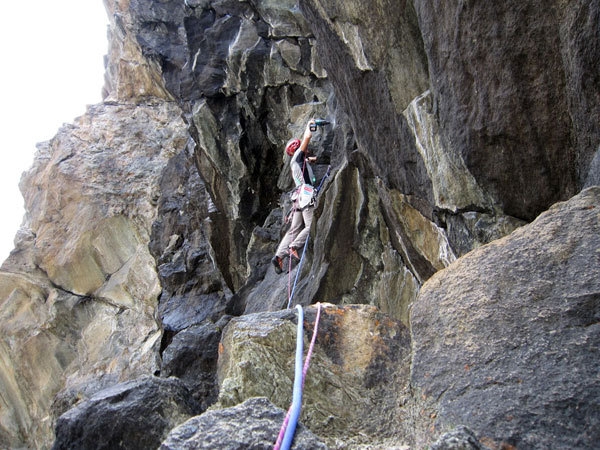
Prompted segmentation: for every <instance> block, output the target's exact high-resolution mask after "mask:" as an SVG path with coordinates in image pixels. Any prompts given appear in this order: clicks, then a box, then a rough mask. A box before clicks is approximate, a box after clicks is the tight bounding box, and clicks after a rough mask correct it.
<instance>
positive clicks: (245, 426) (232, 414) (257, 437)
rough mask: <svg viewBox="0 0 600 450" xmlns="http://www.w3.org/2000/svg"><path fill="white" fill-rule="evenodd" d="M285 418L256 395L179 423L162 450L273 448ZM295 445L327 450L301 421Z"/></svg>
mask: <svg viewBox="0 0 600 450" xmlns="http://www.w3.org/2000/svg"><path fill="white" fill-rule="evenodd" d="M284 417H285V411H284V410H282V409H280V408H277V407H276V406H275V405H273V404H272V403H271V402H269V401H268V400H267V399H266V398H252V399H249V400H246V401H245V402H244V403H242V404H240V405H237V406H234V407H231V408H225V409H221V410H216V411H208V412H206V413H204V414H202V415H201V416H198V417H194V418H192V419H190V420H188V421H187V422H185V423H183V424H181V425H179V426H178V427H177V428H175V429H174V430H173V431H171V433H170V434H169V436H168V437H167V438H166V439H165V440H164V442H163V443H162V444H161V446H160V450H179V449H182V448H185V449H189V450H194V449H196V450H200V449H206V450H212V449H223V450H229V449H255V450H258V449H265V450H266V449H270V448H273V444H275V441H276V440H277V435H278V434H279V430H280V428H281V425H282V423H283V419H284ZM291 448H293V449H298V450H300V449H308V448H310V449H322V450H326V449H327V446H326V445H325V444H324V443H323V442H322V441H321V440H320V439H319V438H318V437H317V436H315V435H314V434H313V433H311V432H310V431H309V430H308V429H307V428H305V427H304V426H303V425H302V423H299V424H298V426H297V428H296V433H295V436H294V441H293V443H292V446H291Z"/></svg>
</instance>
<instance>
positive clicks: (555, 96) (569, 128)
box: [415, 0, 600, 220]
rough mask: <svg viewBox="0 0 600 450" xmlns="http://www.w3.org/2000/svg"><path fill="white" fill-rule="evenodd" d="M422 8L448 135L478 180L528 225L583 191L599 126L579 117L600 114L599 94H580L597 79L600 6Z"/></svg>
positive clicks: (429, 4)
mask: <svg viewBox="0 0 600 450" xmlns="http://www.w3.org/2000/svg"><path fill="white" fill-rule="evenodd" d="M415 8H416V10H417V14H418V17H419V25H420V29H421V33H422V35H423V40H424V44H425V50H426V52H427V56H428V61H429V73H430V80H431V89H432V92H433V96H434V102H435V110H436V111H437V115H438V117H439V120H440V126H441V130H442V132H441V136H440V138H441V140H442V141H443V142H444V144H445V145H446V146H448V147H449V148H450V150H451V152H452V153H455V154H457V155H460V156H461V157H462V159H463V160H464V161H465V164H466V166H467V168H468V169H469V170H470V171H471V173H472V174H473V176H474V177H475V179H476V180H477V182H478V184H480V186H482V188H483V189H484V190H485V191H487V192H488V193H489V194H490V195H492V196H493V197H494V198H495V200H496V201H497V202H498V204H499V205H501V207H502V209H503V210H504V211H505V213H506V214H508V215H512V216H515V217H518V218H521V219H527V220H531V219H533V218H534V217H535V216H536V215H538V214H539V213H540V212H542V211H543V210H545V209H546V208H548V207H549V206H550V204H552V203H553V202H555V201H558V200H561V199H566V198H568V197H569V196H570V195H572V194H574V193H575V192H576V190H577V188H581V186H582V185H583V182H582V181H578V177H579V178H582V177H583V178H585V176H586V175H587V173H588V170H589V161H590V160H591V157H592V156H593V153H594V152H595V151H596V144H597V136H598V125H597V122H598V121H597V120H592V121H589V120H588V119H587V118H585V119H582V120H580V121H576V122H577V123H578V125H575V126H573V122H572V121H571V118H572V117H573V116H574V115H575V116H579V115H580V114H585V115H589V116H588V117H597V114H598V96H597V94H591V95H588V94H587V92H588V91H587V88H583V91H582V90H581V88H582V87H583V86H586V85H587V82H588V81H589V82H590V83H591V84H592V85H597V80H598V75H597V73H598V70H597V69H598V61H599V60H600V58H599V55H600V54H599V51H600V48H599V47H598V45H597V33H596V32H595V31H592V30H597V28H598V23H599V22H598V21H599V9H598V8H599V7H598V4H597V3H595V2H591V1H584V2H581V3H578V4H577V5H574V4H570V3H564V2H561V1H551V2H539V1H535V0H531V1H526V2H521V1H509V2H502V3H489V2H473V3H459V4H447V3H440V2H437V1H434V0H424V1H418V2H415ZM575 24H577V25H575ZM578 27H580V28H578ZM588 33H593V34H594V35H595V36H596V37H595V38H594V39H591V41H592V42H594V43H593V44H592V45H591V46H590V45H589V43H590V39H589V36H588ZM592 61H594V62H592ZM584 79H585V80H588V81H586V82H583V80H584ZM584 92H585V93H584ZM582 97H585V100H582V101H579V100H576V99H581V98H582ZM584 111H585V112H584ZM592 122H593V123H594V124H593V125H592ZM593 130H595V131H593ZM590 135H595V138H592V139H589V136H590ZM594 141H596V142H594ZM534 180H535V181H534Z"/></svg>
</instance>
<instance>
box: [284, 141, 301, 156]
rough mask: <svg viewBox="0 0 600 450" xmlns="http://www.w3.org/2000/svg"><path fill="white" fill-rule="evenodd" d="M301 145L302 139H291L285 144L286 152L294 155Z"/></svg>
mask: <svg viewBox="0 0 600 450" xmlns="http://www.w3.org/2000/svg"><path fill="white" fill-rule="evenodd" d="M298 147H300V139H290V140H289V141H288V143H287V144H285V152H286V153H287V154H288V155H289V156H293V155H294V153H296V150H298Z"/></svg>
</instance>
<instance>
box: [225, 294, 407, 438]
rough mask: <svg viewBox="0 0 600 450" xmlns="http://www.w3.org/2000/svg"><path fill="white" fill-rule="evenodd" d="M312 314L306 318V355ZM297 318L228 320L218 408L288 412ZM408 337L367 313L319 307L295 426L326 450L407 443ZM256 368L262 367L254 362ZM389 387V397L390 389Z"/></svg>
mask: <svg viewBox="0 0 600 450" xmlns="http://www.w3.org/2000/svg"><path fill="white" fill-rule="evenodd" d="M315 317H316V308H315V307H311V308H308V309H307V310H306V316H305V318H306V321H305V328H306V332H305V340H306V342H305V348H308V342H309V340H310V338H311V335H312V328H313V327H312V325H313V323H314V321H315ZM294 320H296V314H295V310H285V311H281V312H277V313H261V314H250V315H246V316H242V317H240V318H235V319H233V320H232V321H231V322H230V323H229V325H228V326H227V328H226V329H225V331H224V333H223V338H222V341H221V343H222V353H221V355H220V357H219V369H218V375H219V383H220V390H219V406H220V407H229V406H233V405H236V404H238V403H241V402H243V401H244V400H246V399H249V398H252V397H261V396H266V397H267V398H269V399H270V400H271V401H272V402H273V403H274V404H275V405H278V406H279V407H280V408H284V409H286V410H287V408H288V406H289V404H290V402H291V395H292V386H293V378H294V354H295V348H296V324H294V322H293V321H294ZM408 345H409V342H408V330H407V329H406V328H405V327H404V326H403V325H402V324H400V323H399V322H397V321H394V320H392V319H390V318H389V317H387V316H385V315H384V314H382V313H381V312H379V311H378V310H377V309H376V308H374V307H371V306H362V305H361V306H358V305H355V306H346V307H343V308H342V307H336V306H333V305H323V309H322V312H321V318H320V324H319V330H318V334H317V339H316V346H315V350H314V353H313V356H312V359H311V363H310V367H309V370H308V373H307V377H306V380H305V385H304V396H303V406H302V408H303V409H302V414H301V421H302V422H303V423H304V424H305V425H306V426H307V427H309V428H310V429H311V431H313V432H315V433H317V434H318V435H320V436H322V437H323V438H324V439H326V442H328V443H335V442H336V440H337V441H339V442H350V441H353V442H354V443H356V444H360V443H366V442H370V443H372V444H375V443H377V442H380V441H382V440H384V439H386V438H391V437H393V438H395V440H396V441H397V442H399V443H403V442H406V439H409V430H408V428H407V427H406V423H404V422H403V420H404V419H406V418H407V417H408V415H409V412H408V411H407V410H404V409H403V407H402V405H403V403H404V402H405V401H406V398H407V395H408V392H407V391H406V387H407V384H406V382H407V378H408V369H409V368H408V355H409V347H408ZM258 361H260V364H258V363H257V362H258ZM390 385H393V386H395V388H394V392H393V393H392V392H390V391H389V390H388V387H389V386H390Z"/></svg>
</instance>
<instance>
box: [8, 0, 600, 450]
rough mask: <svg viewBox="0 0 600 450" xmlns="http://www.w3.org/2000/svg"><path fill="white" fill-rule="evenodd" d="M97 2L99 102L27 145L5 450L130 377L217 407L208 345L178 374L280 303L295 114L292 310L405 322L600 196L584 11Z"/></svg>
mask: <svg viewBox="0 0 600 450" xmlns="http://www.w3.org/2000/svg"><path fill="white" fill-rule="evenodd" d="M105 5H106V8H107V12H108V14H109V19H110V30H109V51H108V56H107V59H106V61H107V67H106V76H105V78H106V83H105V88H104V94H105V101H104V103H103V104H102V105H97V106H94V107H91V108H90V109H89V111H88V112H87V113H86V114H85V115H84V116H82V117H81V118H79V119H77V121H76V122H75V123H74V124H73V125H70V126H66V127H64V128H62V129H61V130H60V131H59V133H58V134H57V136H56V137H55V138H54V139H53V140H52V141H50V142H48V143H44V144H41V145H40V146H39V151H38V154H37V156H36V161H35V163H34V166H33V167H32V169H31V170H30V171H29V172H28V173H26V174H25V175H24V177H23V182H22V190H23V193H24V197H25V200H26V208H27V215H26V218H25V221H24V224H23V228H22V230H21V231H20V232H19V234H18V236H17V239H16V243H17V244H16V249H15V251H14V252H13V253H12V254H11V256H10V258H9V259H8V260H7V261H6V262H5V264H4V265H3V266H2V272H1V273H0V293H1V297H0V316H1V317H2V318H3V321H2V331H3V333H2V340H1V341H0V356H1V358H0V364H1V366H0V368H1V371H0V377H2V378H1V379H2V384H1V385H0V386H1V387H0V389H2V392H1V394H2V395H1V396H0V398H2V401H3V402H4V404H3V405H2V406H3V408H2V414H1V415H0V427H1V430H0V444H2V445H4V446H6V447H8V448H10V447H19V446H30V447H40V448H43V447H47V446H48V443H49V442H51V441H52V427H53V420H54V419H56V418H57V417H58V416H59V415H60V414H61V413H62V412H64V411H66V410H67V409H69V408H70V407H71V406H72V405H73V404H75V403H77V402H78V401H79V400H81V399H85V398H88V397H90V396H92V394H94V393H96V392H97V391H98V390H100V389H102V388H104V387H106V386H110V385H113V384H115V383H117V382H119V381H125V380H131V379H135V378H138V377H139V376H141V375H149V374H157V375H161V376H163V377H167V376H169V374H182V375H180V376H181V379H182V380H184V384H185V386H179V387H177V389H178V390H181V391H182V392H183V391H185V389H192V390H194V394H193V396H194V398H195V400H198V401H199V403H201V404H202V405H203V406H202V408H205V407H206V406H208V403H210V402H211V401H213V399H214V398H215V397H216V391H217V390H218V388H217V386H216V385H215V383H217V380H216V378H215V374H214V373H213V372H214V371H215V370H216V369H215V367H216V361H215V360H216V358H218V355H216V350H215V349H214V348H211V349H209V350H207V351H206V353H205V354H204V356H203V358H204V359H203V362H202V364H198V367H201V369H199V370H201V371H202V370H205V371H207V372H210V373H203V374H202V376H200V377H196V376H194V374H193V373H192V374H191V373H189V372H190V370H191V369H189V367H178V366H177V364H178V363H177V361H188V360H189V358H190V357H191V356H190V355H191V354H195V353H194V352H195V350H191V349H190V348H189V347H188V344H189V343H190V342H192V343H193V345H194V346H198V347H202V346H203V345H209V346H212V347H214V343H215V341H216V339H217V338H218V336H219V334H220V333H221V331H222V329H223V326H224V325H225V324H226V323H227V321H228V320H229V316H230V315H242V314H245V313H246V314H247V313H254V312H261V311H273V310H278V309H281V308H282V307H284V306H285V304H286V302H287V292H288V288H289V286H288V277H284V276H277V275H276V274H275V273H274V272H273V271H272V268H271V267H270V263H269V259H270V256H271V255H272V253H273V251H274V248H275V246H276V245H277V242H278V240H279V239H280V237H281V233H282V231H284V230H283V229H282V216H283V213H284V212H285V209H286V207H287V206H288V203H286V196H285V195H282V193H285V192H286V191H288V190H289V189H290V188H291V179H290V176H289V173H288V172H289V171H288V169H287V162H288V160H287V159H286V157H285V156H284V155H283V150H282V149H283V145H284V143H285V142H286V141H287V140H288V139H289V138H290V137H292V136H299V135H300V134H301V133H302V130H303V128H304V126H305V124H306V121H307V120H308V119H309V118H310V117H315V116H322V117H327V118H328V119H329V120H330V121H331V122H332V124H331V125H330V126H328V127H325V128H323V129H320V130H319V132H318V133H316V135H315V137H314V139H313V141H312V142H311V150H312V151H313V152H314V153H315V154H316V155H317V156H318V158H319V160H318V164H317V165H316V172H317V176H318V177H319V178H321V177H322V176H323V175H324V173H325V172H326V170H327V168H328V166H331V169H332V171H331V176H330V177H329V178H328V179H326V180H325V182H324V185H323V190H322V192H321V194H320V197H319V202H318V206H317V208H316V217H317V220H316V221H315V224H314V226H313V230H312V232H311V238H310V242H309V246H308V250H307V255H306V259H305V263H304V266H303V267H302V273H301V274H300V275H301V276H300V277H299V283H298V286H297V291H296V293H295V295H296V296H295V302H297V303H302V304H305V305H308V304H311V303H314V302H316V301H323V302H331V303H334V304H355V303H363V304H370V305H372V306H374V307H376V308H377V309H378V310H380V311H382V312H384V313H386V314H388V315H389V316H391V317H392V318H393V319H394V321H399V322H402V323H403V324H404V325H411V315H410V311H411V305H412V304H414V303H415V302H418V301H420V300H418V298H419V297H418V294H419V292H420V289H421V286H422V285H423V284H425V283H427V280H429V279H430V278H431V277H432V276H433V275H434V274H436V273H437V272H439V271H440V270H443V269H444V268H445V267H447V266H448V265H451V264H452V263H453V262H454V261H455V260H456V259H457V258H459V257H461V256H462V255H465V254H467V253H468V252H470V251H471V250H473V249H474V248H476V247H479V246H481V245H483V244H486V243H488V242H491V241H493V240H495V239H497V238H500V237H502V236H505V235H507V234H509V233H511V232H512V231H513V230H514V229H516V228H518V227H520V226H522V225H523V224H524V223H526V222H527V221H530V220H532V219H533V218H534V217H536V216H537V215H538V214H539V213H540V212H542V211H544V210H545V209H547V208H548V207H549V206H550V205H551V204H552V203H553V202H554V201H556V200H560V199H566V198H568V197H570V196H571V195H572V194H574V193H576V192H577V191H578V190H580V189H581V188H582V186H584V185H592V184H595V183H597V182H598V180H599V179H600V170H599V167H600V164H599V163H598V161H600V156H599V153H598V148H599V147H598V142H599V130H598V123H600V122H599V121H598V108H599V105H600V101H599V98H598V94H597V93H598V92H599V89H598V75H597V74H598V73H600V71H599V70H598V61H600V58H599V56H600V55H598V52H599V47H598V35H597V30H598V23H599V8H598V5H597V4H596V3H595V2H594V1H592V0H585V1H582V2H578V3H577V4H573V3H568V2H567V3H565V2H559V1H553V2H550V3H548V2H545V3H544V2H540V1H536V0H529V1H526V2H524V3H523V2H509V3H505V4H502V5H497V4H491V3H487V2H483V1H474V2H458V3H456V2H440V1H436V0H414V1H413V2H411V1H404V0H402V1H396V2H391V1H374V0H367V1H366V2H365V1H361V2H358V1H354V0H351V1H338V0H327V1H317V0H299V1H298V2H296V1H292V0H286V1H271V0H248V1H234V0H212V1H211V0H186V1H183V2H181V1H175V0H166V1H155V0H105ZM297 270H300V269H294V271H293V272H292V275H295V274H296V271H297ZM258 317H260V316H258ZM234 323H235V322H234ZM394 323H396V322H394ZM217 324H219V325H217ZM233 326H235V325H232V327H233ZM366 327H367V328H368V326H366ZM423 328H424V330H419V332H421V333H425V335H426V336H427V329H429V327H428V326H424V327H423ZM232 329H234V328H231V329H229V331H230V332H231V330H232ZM412 331H413V339H415V338H414V336H421V335H418V334H415V330H414V329H413V330H412ZM227 336H230V335H227ZM425 339H426V338H425ZM224 342H230V341H228V340H227V339H225V340H224ZM407 346H408V344H407ZM162 355H166V361H161V356H162ZM392 359H393V358H392ZM425 360H426V358H425ZM403 367H404V366H403ZM202 368H204V369H202ZM403 373H404V372H403ZM401 378H402V380H401V384H402V386H406V376H405V375H402V377H401ZM193 380H202V381H201V382H195V381H193ZM414 381H415V380H413V382H414ZM361 382H362V381H361ZM151 383H153V382H151ZM377 383H378V384H377V386H381V384H379V381H378V382H377ZM359 384H360V383H359ZM363 387H364V386H362V387H361V389H362V388H363ZM200 391H201V392H200ZM203 393H205V395H204V394H203ZM57 394H58V395H57ZM379 394H381V392H380V391H378V393H377V395H379ZM396 394H397V393H396ZM184 395H185V394H184ZM223 395H225V394H223ZM381 395H383V394H381ZM222 397H223V396H222ZM223 398H224V397H223ZM394 398H396V399H397V397H394ZM398 401H400V400H399V399H398ZM417 406H419V405H418V402H417ZM434 406H435V405H434ZM82 409H85V408H82ZM367 409H368V408H367ZM392 409H394V408H392ZM417 409H418V408H417ZM403 414H408V412H406V411H403ZM403 417H405V418H406V417H407V416H403ZM449 417H450V416H449ZM451 417H454V416H451ZM372 419H373V420H372V422H375V421H376V420H379V419H378V418H376V417H373V418H372ZM177 420H181V418H180V417H179V416H178V419H177ZM353 420H354V419H353ZM407 420H408V419H407ZM444 420H445V419H444ZM166 421H167V422H168V423H172V421H171V420H170V419H167V420H166ZM440 423H442V425H443V426H446V425H447V422H444V421H441V422H440ZM418 424H419V426H422V427H423V430H425V429H426V428H427V427H428V426H429V425H430V424H429V423H427V421H426V420H419V421H418ZM325 428H326V427H325ZM325 428H323V429H325ZM372 429H373V430H376V429H378V428H377V426H375V425H374V426H373V428H372ZM404 432H406V433H408V431H406V430H404V431H403V433H404ZM373 433H376V432H373ZM398 439H399V441H402V442H407V441H419V438H418V437H415V436H410V433H408V434H403V435H402V437H401V438H398ZM65 445H68V443H66V444H65Z"/></svg>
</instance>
